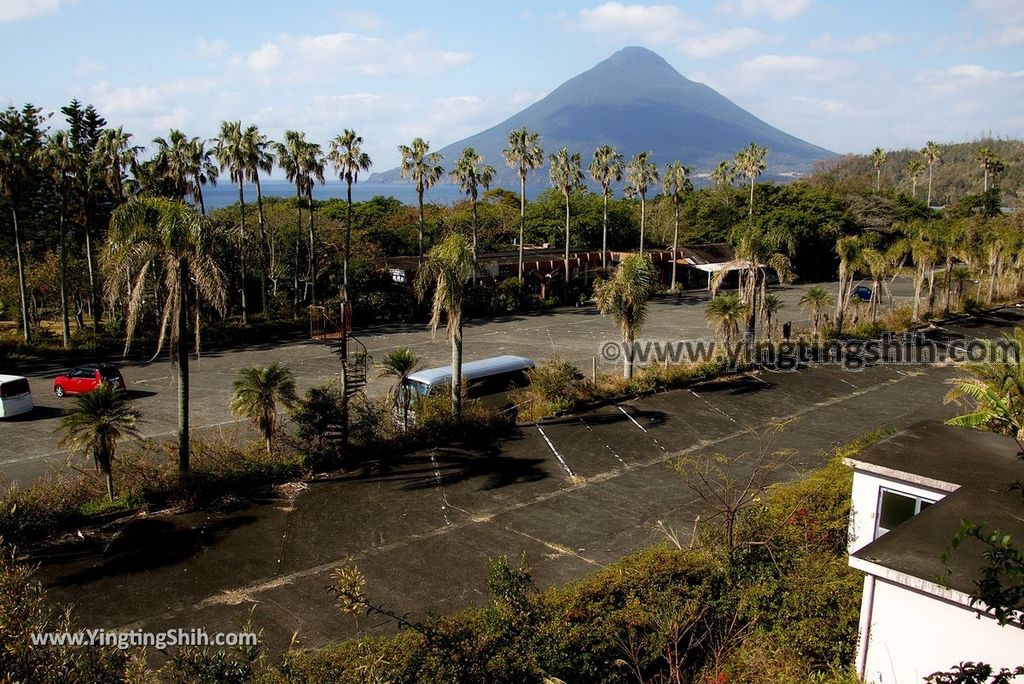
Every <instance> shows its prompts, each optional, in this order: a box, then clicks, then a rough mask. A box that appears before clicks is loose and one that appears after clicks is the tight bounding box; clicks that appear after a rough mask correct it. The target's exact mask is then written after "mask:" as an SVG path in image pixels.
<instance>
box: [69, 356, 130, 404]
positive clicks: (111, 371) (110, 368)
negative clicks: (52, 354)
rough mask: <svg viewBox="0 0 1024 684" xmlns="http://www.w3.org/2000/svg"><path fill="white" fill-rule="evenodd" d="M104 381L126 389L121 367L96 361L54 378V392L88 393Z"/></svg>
mask: <svg viewBox="0 0 1024 684" xmlns="http://www.w3.org/2000/svg"><path fill="white" fill-rule="evenodd" d="M103 382H108V383H110V384H111V385H113V386H114V388H115V389H119V390H124V389H125V384H124V376H123V375H121V369H119V368H118V367H117V366H114V365H112V364H109V363H94V364H90V365H86V366H79V367H78V368H72V369H71V370H69V371H67V372H65V373H64V374H63V375H58V376H57V377H56V378H54V379H53V393H54V394H56V395H57V396H58V397H63V396H64V395H65V394H88V393H89V392H92V391H93V390H94V389H96V388H97V387H99V386H100V383H103Z"/></svg>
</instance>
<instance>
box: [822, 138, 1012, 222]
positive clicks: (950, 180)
mask: <svg viewBox="0 0 1024 684" xmlns="http://www.w3.org/2000/svg"><path fill="white" fill-rule="evenodd" d="M983 146H988V147H989V148H990V149H991V150H992V151H993V152H995V154H996V156H997V157H999V159H1000V160H1002V162H1003V165H1004V166H1005V167H1006V168H1005V170H1004V171H1003V173H1001V174H1000V175H999V178H998V183H999V189H1000V190H1002V193H1003V204H1004V205H1006V206H1015V205H1017V204H1019V203H1020V202H1021V201H1022V198H1024V142H1022V141H1020V140H996V139H991V138H987V139H981V140H976V141H974V142H969V143H947V144H943V145H940V148H941V149H942V159H941V161H940V162H939V163H938V164H936V165H935V167H934V168H933V181H932V204H933V205H945V204H953V203H954V202H956V201H957V200H958V199H960V198H961V197H963V196H964V195H968V194H977V193H979V192H981V189H982V178H983V176H984V173H983V171H982V168H981V165H980V164H979V163H978V162H977V161H976V158H977V156H978V149H979V148H981V147H983ZM911 159H919V160H921V161H922V162H924V158H923V157H922V156H921V151H920V150H892V151H887V157H886V161H885V165H884V166H883V167H882V188H883V189H886V188H890V189H891V188H896V190H897V191H899V192H905V193H907V194H910V192H911V186H912V183H911V179H910V176H909V175H908V174H907V162H909V161H910V160H911ZM815 173H816V174H834V175H835V176H836V178H837V179H838V180H840V181H842V182H845V183H850V184H858V185H862V186H863V187H865V188H867V187H874V183H875V167H874V165H873V164H872V161H871V156H870V155H862V154H848V155H844V156H842V157H836V158H834V159H830V160H827V161H824V162H821V163H819V164H818V165H817V167H816V169H815ZM927 192H928V172H927V170H926V171H925V173H924V175H923V176H921V178H920V179H919V180H918V182H917V196H918V197H919V198H921V199H924V197H925V195H926V193H927Z"/></svg>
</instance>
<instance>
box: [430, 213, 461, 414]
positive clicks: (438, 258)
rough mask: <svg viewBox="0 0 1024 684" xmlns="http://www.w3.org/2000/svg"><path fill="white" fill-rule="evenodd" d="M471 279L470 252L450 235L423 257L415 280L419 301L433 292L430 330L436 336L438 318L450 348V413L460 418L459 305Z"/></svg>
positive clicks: (457, 238) (456, 237) (458, 236)
mask: <svg viewBox="0 0 1024 684" xmlns="http://www.w3.org/2000/svg"><path fill="white" fill-rule="evenodd" d="M472 277H473V251H472V250H471V249H470V247H469V244H468V243H467V242H466V238H465V237H463V236H462V235H459V234H458V233H452V234H450V235H449V236H448V237H446V238H445V239H444V240H443V241H442V242H441V243H439V244H437V245H435V246H434V247H433V248H432V249H431V250H430V253H429V254H428V255H427V260H426V261H425V262H424V263H423V268H421V269H420V271H419V273H418V274H417V279H416V293H417V295H418V296H419V297H420V299H423V298H424V297H426V295H427V292H428V291H429V290H430V289H431V288H433V306H432V309H431V311H432V313H431V316H430V328H431V330H432V331H433V332H435V333H436V332H437V326H439V325H440V324H441V318H442V316H443V317H444V318H445V321H446V333H447V336H448V339H449V341H450V342H451V345H452V413H454V414H455V415H456V416H457V417H458V416H461V415H462V305H463V301H464V300H465V295H466V282H467V281H468V280H470V279H471V278H472Z"/></svg>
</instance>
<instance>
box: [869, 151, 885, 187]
mask: <svg viewBox="0 0 1024 684" xmlns="http://www.w3.org/2000/svg"><path fill="white" fill-rule="evenodd" d="M886 156H887V155H886V152H885V150H883V149H882V148H881V147H876V148H875V149H873V150H871V163H872V165H874V167H875V192H880V191H881V189H882V167H883V166H884V165H885V159H886Z"/></svg>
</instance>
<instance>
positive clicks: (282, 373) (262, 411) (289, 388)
mask: <svg viewBox="0 0 1024 684" xmlns="http://www.w3.org/2000/svg"><path fill="white" fill-rule="evenodd" d="M298 400H299V397H298V395H297V394H296V393H295V376H294V375H293V374H292V372H291V371H290V370H289V369H288V368H287V367H285V366H282V365H281V364H279V363H272V364H270V365H269V366H250V367H248V368H243V369H242V370H241V371H239V374H238V379H237V380H235V382H234V385H233V391H232V394H231V401H230V407H231V412H232V413H234V414H235V415H236V416H240V417H243V418H248V419H250V420H251V421H252V423H253V425H255V426H256V429H257V430H259V431H260V433H261V434H262V435H263V440H264V442H266V445H267V456H273V454H274V447H273V445H274V434H275V433H276V431H277V405H278V403H281V404H282V405H284V406H285V407H286V408H289V409H290V408H293V407H294V406H295V404H296V403H297V402H298Z"/></svg>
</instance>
